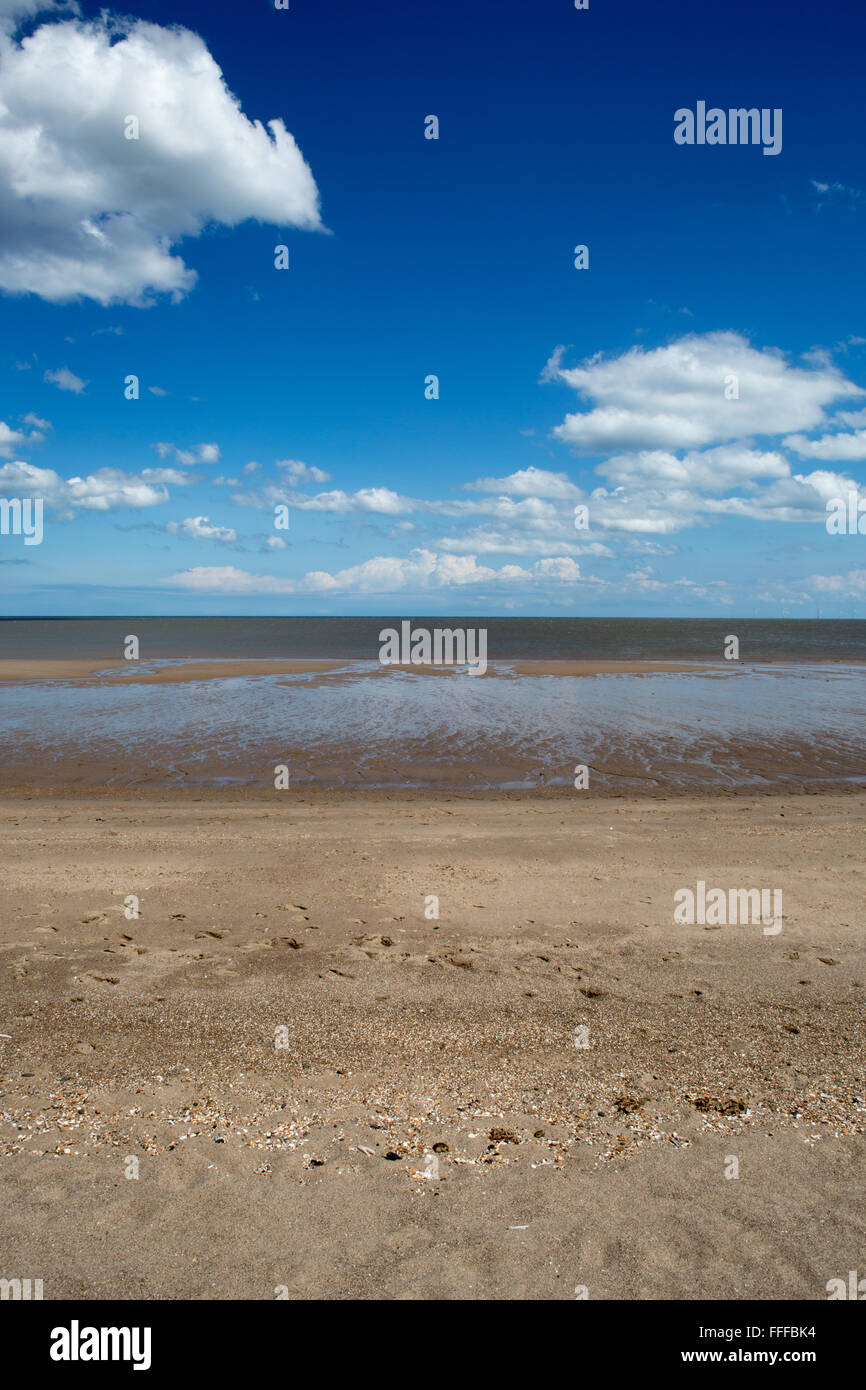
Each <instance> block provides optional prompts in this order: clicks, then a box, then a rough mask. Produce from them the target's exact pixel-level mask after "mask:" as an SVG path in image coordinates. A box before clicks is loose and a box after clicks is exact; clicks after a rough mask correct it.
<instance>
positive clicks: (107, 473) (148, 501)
mask: <svg viewBox="0 0 866 1390" xmlns="http://www.w3.org/2000/svg"><path fill="white" fill-rule="evenodd" d="M0 495H2V496H20V497H41V498H42V499H43V500H44V502H45V503H46V504H47V505H48V506H50V507H53V508H54V509H55V510H57V511H64V512H66V513H67V514H68V513H69V512H70V511H77V510H81V511H90V512H107V511H113V510H114V509H116V508H118V507H155V506H157V505H158V504H159V503H160V502H167V501H168V492H167V491H166V488H165V485H164V484H163V483H160V482H158V481H157V479H156V478H155V477H150V478H147V477H145V476H144V475H143V474H142V475H141V476H136V475H135V474H134V473H122V472H121V470H120V469H119V468H99V469H97V471H96V472H95V473H89V474H88V475H87V477H84V478H80V477H75V478H61V477H60V475H59V474H58V473H55V472H54V470H53V469H51V468H36V467H34V465H33V464H30V463H21V462H15V463H5V464H3V466H2V468H0Z"/></svg>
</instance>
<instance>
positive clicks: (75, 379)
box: [45, 367, 87, 396]
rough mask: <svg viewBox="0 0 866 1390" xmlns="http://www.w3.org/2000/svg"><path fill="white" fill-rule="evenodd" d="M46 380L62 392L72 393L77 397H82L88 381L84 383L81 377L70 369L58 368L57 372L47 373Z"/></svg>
mask: <svg viewBox="0 0 866 1390" xmlns="http://www.w3.org/2000/svg"><path fill="white" fill-rule="evenodd" d="M45 380H46V381H48V382H51V383H52V384H53V385H54V386H57V387H58V388H59V389H60V390H61V391H72V392H74V394H75V395H76V396H80V395H81V393H82V391H83V390H84V388H85V386H86V385H87V382H86V381H82V379H81V377H80V376H76V375H75V373H74V372H71V371H70V370H69V368H68V367H58V369H57V371H56V372H46V373H45Z"/></svg>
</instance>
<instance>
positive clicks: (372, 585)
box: [166, 549, 582, 594]
mask: <svg viewBox="0 0 866 1390" xmlns="http://www.w3.org/2000/svg"><path fill="white" fill-rule="evenodd" d="M580 578H582V576H581V573H580V569H579V566H578V565H577V564H576V563H575V561H574V560H572V559H571V558H570V557H568V556H549V557H547V558H545V559H543V560H538V561H536V563H535V564H534V565H533V566H532V568H531V569H524V568H522V567H521V566H520V565H501V566H500V567H499V569H492V568H489V567H488V566H486V565H479V564H478V562H477V560H476V558H475V556H474V555H466V556H460V555H446V554H437V553H436V552H435V551H431V550H422V549H418V550H413V551H411V552H410V554H409V555H408V556H406V557H405V558H399V557H396V556H390V555H377V556H375V557H374V558H372V559H370V560H365V561H363V563H362V564H359V565H352V566H351V567H350V568H348V569H344V570H340V571H338V572H337V573H336V574H330V573H329V572H328V571H327V570H310V571H309V572H308V573H307V574H305V575H304V577H303V578H302V579H300V580H292V579H280V578H275V577H274V576H272V575H262V574H252V573H251V572H250V571H248V570H240V569H236V568H235V567H234V566H231V565H225V566H202V565H199V566H196V567H195V568H193V569H190V570H184V571H182V572H181V573H179V574H174V575H172V576H171V577H170V578H169V579H167V580H166V583H167V584H171V585H174V586H175V587H176V588H181V589H192V590H195V591H196V592H197V593H225V594H295V593H336V592H343V593H351V594H358V593H365V594H374V593H375V594H388V593H402V592H404V591H407V590H408V591H416V590H420V589H446V588H450V587H452V586H457V587H464V586H468V585H473V584H484V585H490V584H505V585H511V584H516V583H521V584H527V583H532V582H533V581H535V582H538V583H548V584H550V583H553V584H563V583H566V584H570V583H574V582H575V581H576V580H578V579H580Z"/></svg>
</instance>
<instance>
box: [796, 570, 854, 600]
mask: <svg viewBox="0 0 866 1390" xmlns="http://www.w3.org/2000/svg"><path fill="white" fill-rule="evenodd" d="M809 583H810V584H811V585H812V587H813V588H814V589H817V590H818V592H819V593H822V594H832V595H833V596H834V597H835V598H864V597H866V570H849V571H848V573H847V574H813V575H812V578H811V579H810V580H809Z"/></svg>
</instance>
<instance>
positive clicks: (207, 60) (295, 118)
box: [0, 0, 866, 618]
mask: <svg viewBox="0 0 866 1390" xmlns="http://www.w3.org/2000/svg"><path fill="white" fill-rule="evenodd" d="M36 9H37V5H36V3H35V0H0V23H2V25H3V35H2V38H0V103H2V112H3V114H2V115H0V313H2V316H3V322H4V332H3V336H2V344H3V348H2V354H0V421H2V422H4V423H3V425H0V496H5V497H8V498H25V497H28V496H32V497H36V496H42V497H43V498H44V508H45V511H44V538H43V541H42V543H41V545H38V546H24V544H23V540H22V537H21V536H18V535H14V534H10V535H0V612H2V613H5V614H9V615H22V614H73V613H75V614H101V613H104V614H113V613H128V614H133V613H138V614H146V613H153V614H156V613H226V614H236V613H289V614H290V613H393V614H402V613H410V612H411V611H413V610H415V611H421V609H423V611H425V612H427V613H435V612H438V611H441V612H443V613H446V612H447V613H457V612H461V613H468V614H472V613H474V614H478V613H489V614H494V613H509V612H513V613H516V614H544V613H550V614H554V615H562V616H569V615H581V614H589V615H594V614H646V615H648V616H662V615H672V616H678V615H682V616H688V615H690V614H694V615H699V616H713V615H717V614H725V613H730V614H737V615H742V616H747V617H750V616H762V617H773V616H782V615H786V616H791V617H796V616H803V617H810V618H811V617H814V616H815V614H816V612H818V611H820V612H821V613H822V615H824V616H826V617H833V616H839V617H851V616H855V617H857V616H861V615H862V612H863V606H862V602H863V597H864V595H866V557H864V550H866V537H864V536H863V535H856V534H854V535H830V534H828V531H827V528H826V525H825V520H826V507H827V503H828V501H831V499H833V498H835V497H839V496H845V497H847V495H848V493H849V492H850V491H851V490H853V489H856V488H857V487H858V486H859V485H861V484H862V483H863V482H864V466H866V316H864V290H863V286H864V277H863V271H862V247H863V239H864V218H866V171H864V167H863V164H864V161H863V154H862V149H863V144H864V118H863V113H862V95H861V94H862V73H863V70H864V59H866V51H864V50H866V43H864V36H866V23H864V19H863V17H862V15H861V14H858V13H857V12H856V11H855V9H854V8H853V7H851V6H850V5H849V4H847V3H845V4H839V3H837V2H836V0H830V3H826V4H823V5H822V6H820V7H815V6H811V5H799V4H798V5H790V4H788V5H782V4H776V3H762V4H761V5H759V6H756V5H755V4H754V3H739V0H735V2H734V3H729V4H726V5H718V6H700V7H698V6H695V7H683V6H680V5H673V4H670V3H660V4H653V5H649V4H638V3H635V0H626V3H616V4H614V3H613V2H612V0H590V8H589V9H588V10H586V11H577V10H575V9H574V7H573V4H570V3H569V2H568V0H536V3H533V4H532V5H527V4H516V3H512V0H505V2H504V3H492V0H463V3H460V4H457V3H452V0H444V3H438V4H437V5H435V6H422V5H418V6H414V5H412V6H410V5H407V4H405V3H390V0H389V2H388V3H369V4H366V5H363V6H360V5H355V4H348V3H333V4H329V3H327V0H316V2H315V3H313V0H291V7H290V9H289V10H288V11H278V10H276V9H275V8H274V6H273V4H269V3H266V0H256V2H255V3H253V2H251V0H245V3H243V4H240V3H237V4H227V3H220V4H216V5H202V4H201V3H198V4H192V3H189V4H184V3H173V4H163V3H158V4H145V3H136V4H134V5H133V6H132V8H131V9H130V10H129V11H125V12H124V17H123V19H122V20H121V19H115V20H113V21H112V20H108V21H106V20H104V19H103V20H101V21H100V20H99V19H98V15H99V10H98V9H97V7H96V6H94V5H91V4H89V3H87V0H84V3H82V4H81V6H80V7H79V8H78V10H77V11H75V10H72V9H70V8H65V9H64V8H62V7H59V6H55V7H54V8H53V9H52V8H49V9H48V10H47V11H42V12H40V13H35V11H36ZM689 11H691V12H689ZM108 13H110V12H108ZM178 26H180V29H179V28H178ZM180 30H186V31H187V32H186V33H183V32H180ZM229 93H231V94H232V96H231V97H230V96H229ZM234 99H236V101H235V100H234ZM699 101H705V102H706V103H707V106H708V107H718V108H720V109H722V110H724V111H727V110H728V109H730V108H739V107H747V108H752V107H754V108H759V109H767V110H771V111H772V110H776V109H780V110H781V111H782V112H783V122H782V132H783V140H782V148H781V151H780V152H779V153H778V154H777V155H765V154H764V153H763V150H762V148H761V146H760V145H722V146H710V145H702V146H701V145H692V146H687V145H678V144H677V143H675V141H674V127H675V122H674V113H675V112H676V111H677V110H678V109H680V108H691V109H695V108H696V106H697V103H698V102H699ZM130 114H134V115H137V117H138V120H139V125H140V129H139V138H138V140H132V139H126V138H124V121H125V118H126V117H127V116H128V115H130ZM431 114H432V115H436V116H437V117H438V119H439V139H438V140H428V139H425V138H424V129H425V117H427V116H428V115H431ZM277 119H278V120H280V121H281V122H282V123H283V125H284V127H285V131H284V132H281V131H276V130H275V129H274V128H271V130H270V133H269V132H268V130H266V129H264V128H258V129H257V128H256V127H254V126H252V125H250V122H263V123H267V122H270V121H272V120H277ZM286 132H288V133H286ZM277 245H286V246H287V247H288V249H289V260H290V267H289V269H288V270H277V269H276V268H275V266H274V248H275V247H276V246H277ZM577 245H585V246H587V247H588V249H589V268H588V269H586V270H577V269H575V266H574V248H575V246H577ZM129 374H135V375H136V376H137V377H138V378H139V383H140V397H139V399H137V400H127V399H125V398H124V380H125V378H126V377H127V376H128V375H129ZM434 374H435V376H437V377H438V380H439V397H438V399H426V398H425V380H426V379H427V378H428V377H429V376H430V375H434ZM731 378H735V379H736V384H735V386H734V387H732V386H731V385H730V379H731ZM726 383H728V384H726ZM732 391H735V392H736V394H735V395H731V392H732ZM726 393H727V394H726ZM252 465H255V466H252ZM279 504H285V505H287V506H288V507H289V518H290V519H289V529H288V530H277V529H275V526H274V507H275V505H279ZM581 505H583V506H586V507H587V508H588V513H589V526H588V529H585V530H576V529H575V526H574V508H575V506H581ZM864 527H866V520H864Z"/></svg>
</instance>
